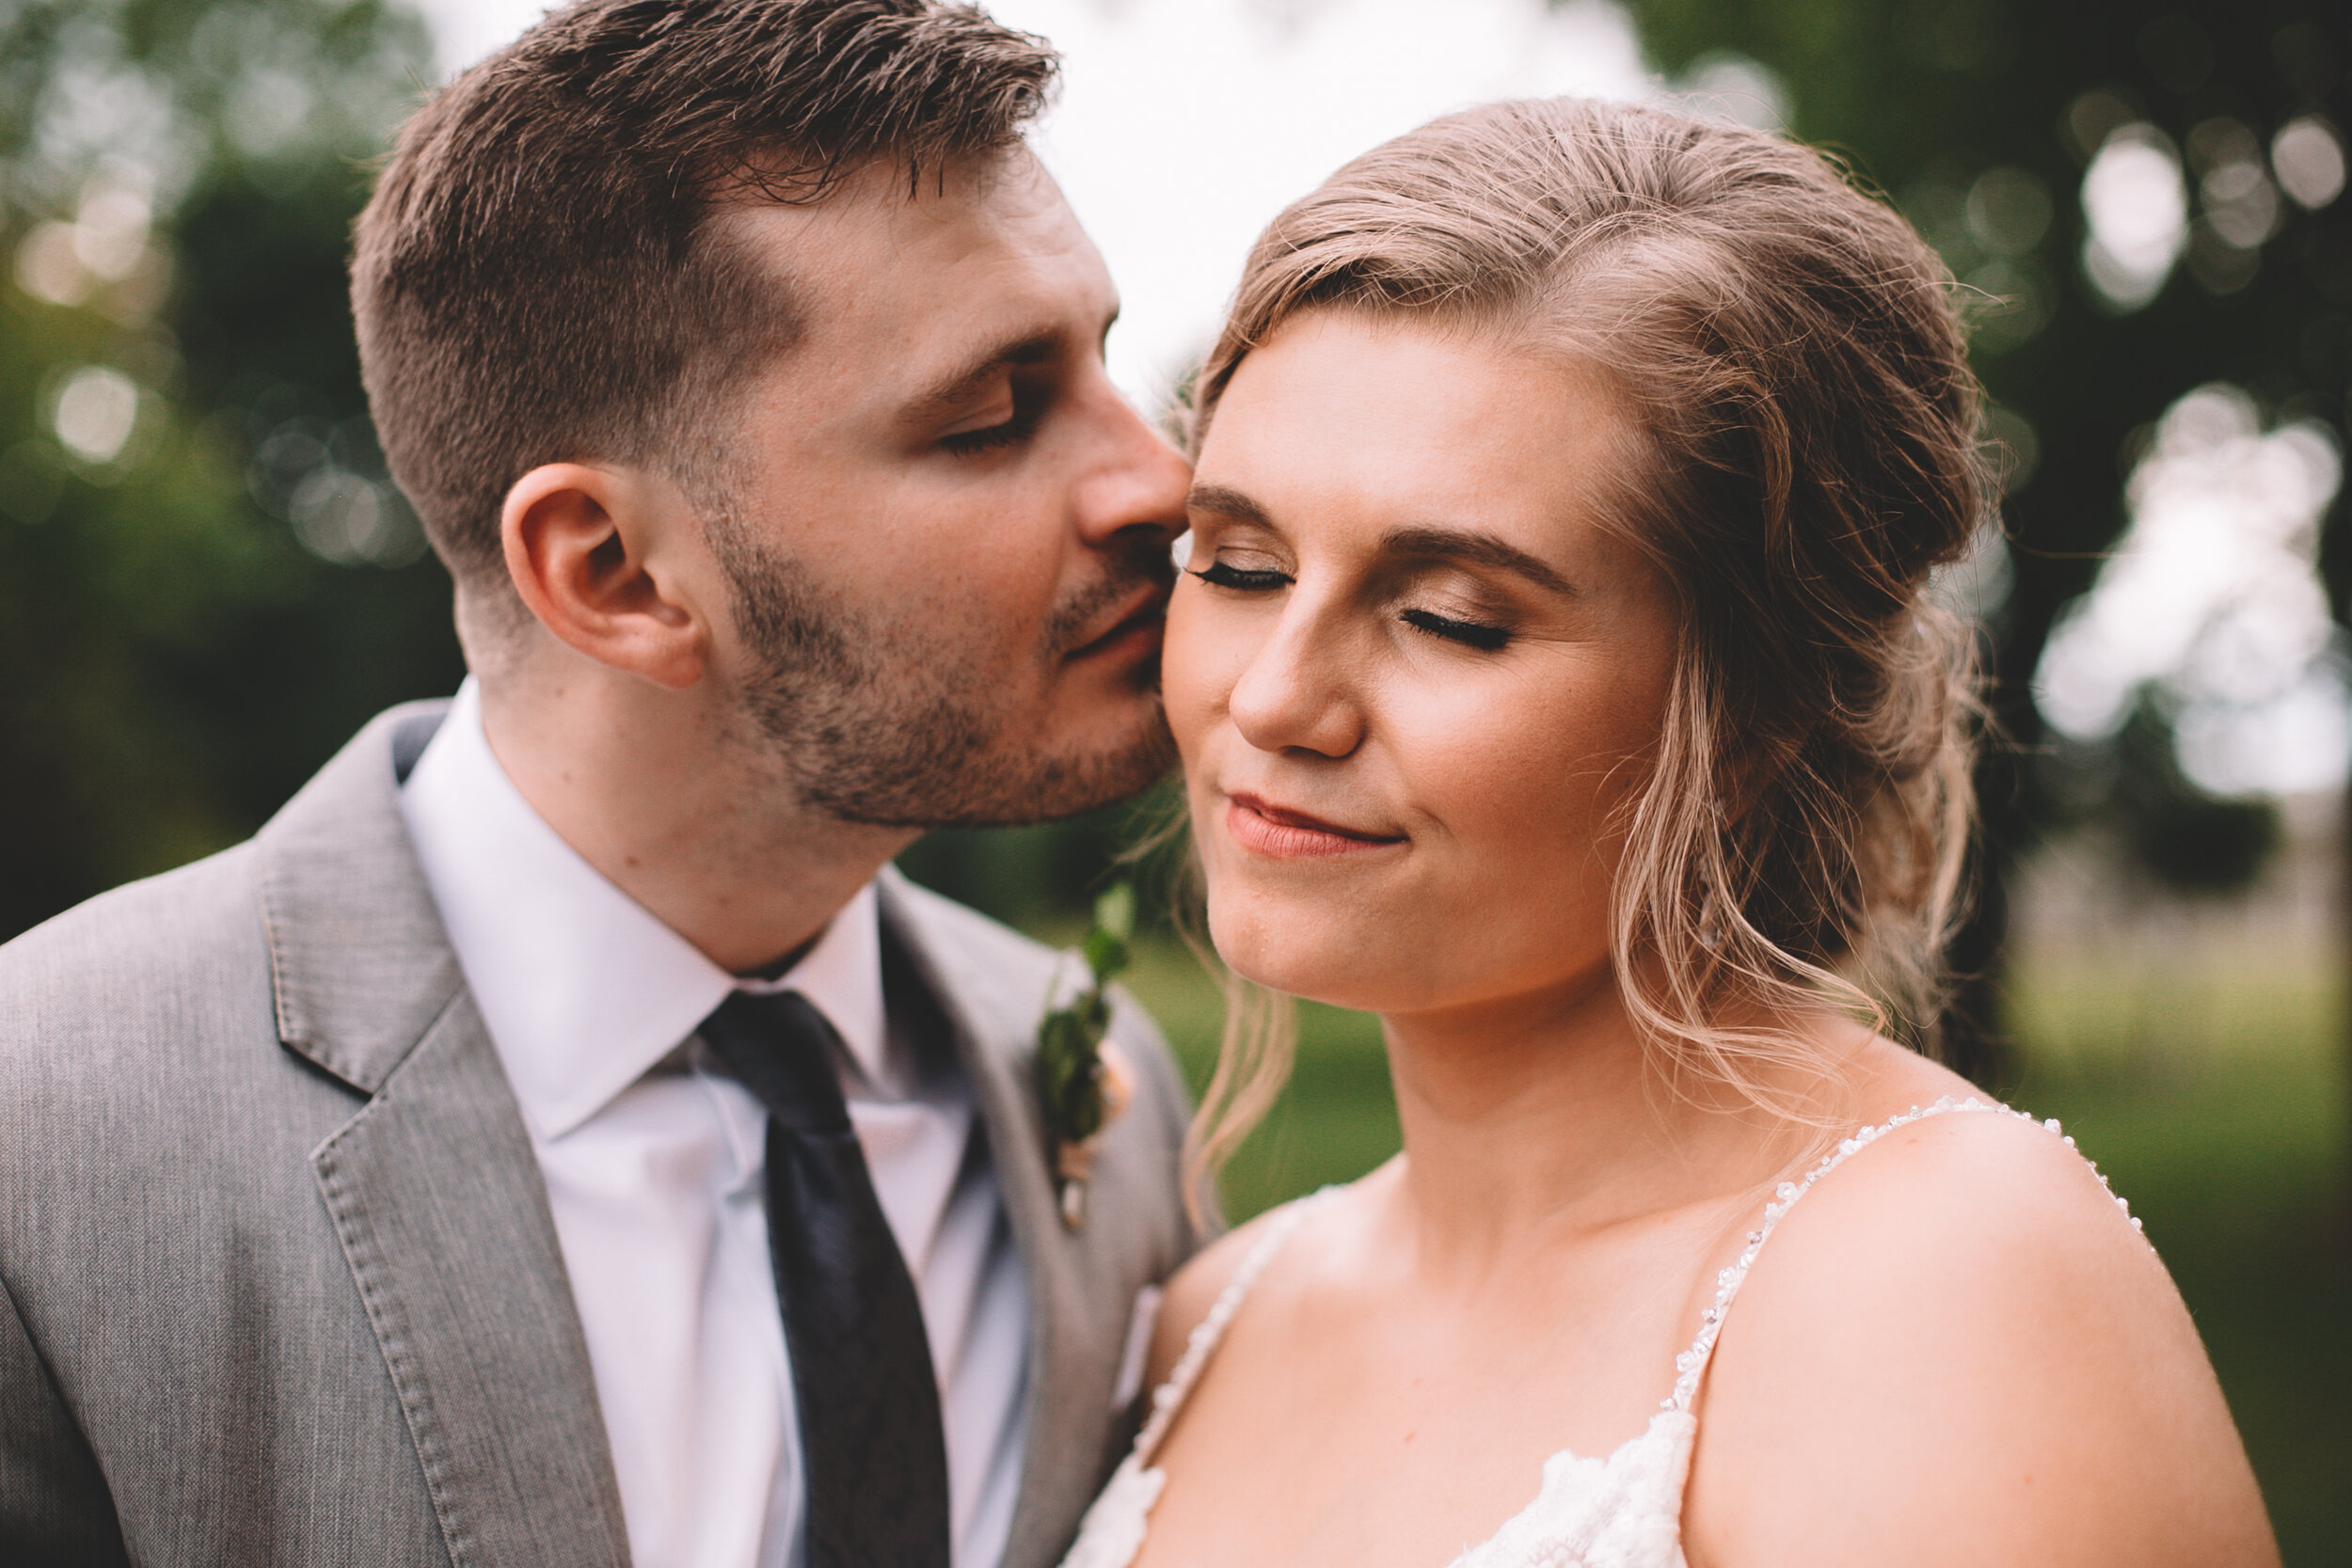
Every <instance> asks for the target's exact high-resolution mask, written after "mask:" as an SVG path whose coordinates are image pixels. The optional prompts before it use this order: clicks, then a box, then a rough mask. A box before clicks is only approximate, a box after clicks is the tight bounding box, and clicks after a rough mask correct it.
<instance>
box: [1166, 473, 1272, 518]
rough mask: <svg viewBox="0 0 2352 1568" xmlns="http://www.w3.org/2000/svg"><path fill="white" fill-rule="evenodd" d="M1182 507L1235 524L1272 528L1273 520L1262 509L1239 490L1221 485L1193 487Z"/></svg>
mask: <svg viewBox="0 0 2352 1568" xmlns="http://www.w3.org/2000/svg"><path fill="white" fill-rule="evenodd" d="M1184 505H1185V507H1186V508H1187V509H1188V510H1190V511H1194V512H1214V513H1216V515H1218V516H1220V517H1231V518H1232V519H1233V520H1234V521H1235V522H1237V523H1255V524H1257V525H1258V526H1259V527H1260V528H1272V527H1273V526H1274V519H1273V518H1271V517H1269V516H1267V515H1266V510H1265V508H1264V507H1263V506H1260V505H1259V504H1258V503H1257V502H1256V501H1254V500H1251V499H1249V498H1248V496H1245V495H1243V494H1242V493H1241V492H1240V491H1239V490H1233V489H1229V488H1227V487H1226V486H1224V485H1222V484H1196V485H1194V486H1193V487H1192V489H1191V491H1190V492H1189V493H1188V494H1187V495H1186V496H1185V497H1184Z"/></svg>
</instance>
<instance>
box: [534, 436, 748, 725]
mask: <svg viewBox="0 0 2352 1568" xmlns="http://www.w3.org/2000/svg"><path fill="white" fill-rule="evenodd" d="M499 540H500V543H501V545H502V546H504V548H505V551H506V571H507V575H508V576H509V577H510V578H513V579H514V582H515V591H516V593H517V594H520V595H521V596H522V601H523V603H524V604H526V605H528V606H530V608H531V613H532V614H533V615H534V616H536V617H538V620H539V624H540V625H541V626H545V627H547V628H548V631H549V632H551V633H553V634H554V635H555V637H556V638H557V639H558V640H560V641H563V642H564V644H566V645H567V646H569V647H571V648H572V649H573V650H575V651H576V652H579V653H581V654H585V655H586V656H587V657H590V658H593V659H595V660H596V662H597V663H599V664H605V665H610V666H611V667H612V668H613V669H615V670H623V671H627V672H628V673H631V674H635V675H642V676H644V678H645V679H647V680H649V681H652V682H654V683H655V684H657V685H660V686H666V687H669V688H671V689H685V688H687V687H690V686H691V685H693V684H694V683H695V682H696V681H697V680H700V679H701V678H702V674H703V671H704V668H705V666H706V664H707V661H708V657H709V649H710V636H709V627H708V626H707V624H706V623H705V621H704V618H703V616H702V615H701V614H700V613H699V612H698V611H697V610H696V609H695V606H694V602H693V597H692V594H691V590H690V589H689V587H688V580H689V578H691V576H692V575H693V574H691V571H689V570H688V569H687V567H688V561H687V557H688V556H690V555H691V554H692V553H693V549H692V546H693V545H695V544H699V542H700V534H699V532H698V531H696V530H694V528H693V526H692V521H691V517H689V516H688V515H687V512H686V507H685V502H684V499H683V498H682V497H680V496H679V495H678V494H677V492H676V490H675V488H674V487H673V486H670V485H668V484H664V483H660V482H659V481H657V480H655V479H653V478H651V477H650V476H648V475H645V474H644V473H640V472H637V471H635V470H631V469H626V468H607V467H596V466H595V465H591V464H585V463H549V464H547V465H545V466H544V467H537V468H533V469H532V470H531V472H529V473H527V474H525V475H523V477H522V478H520V479H518V480H516V482H515V485H514V488H513V489H511V490H509V491H507V492H506V505H505V508H504V509H503V511H502V512H501V514H500V516H499ZM690 541H691V543H690Z"/></svg>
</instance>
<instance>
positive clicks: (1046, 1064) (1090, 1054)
mask: <svg viewBox="0 0 2352 1568" xmlns="http://www.w3.org/2000/svg"><path fill="white" fill-rule="evenodd" d="M1135 926H1136V895H1135V890H1134V889H1133V888H1131V887H1129V886H1128V885H1127V884H1126V883H1125V882H1118V883H1114V884H1113V885H1112V886H1111V888H1110V890H1109V891H1108V892H1106V893H1104V895H1103V896H1102V897H1100V898H1098V899H1096V900H1095V901H1094V928H1093V929H1092V930H1090V931H1089V932H1087V938H1086V941H1085V942H1084V943H1083V944H1081V946H1080V947H1079V952H1080V954H1081V955H1082V956H1083V957H1084V958H1085V959H1086V965H1087V973H1088V975H1089V985H1088V986H1087V989H1086V990H1083V991H1080V992H1079V993H1078V995H1077V997H1076V998H1075V999H1074V1000H1073V1001H1072V1002H1071V1003H1070V1005H1069V1006H1063V1007H1056V1008H1053V1009H1052V1010H1050V1011H1049V1012H1047V1013H1046V1015H1045V1018H1044V1021H1043V1022H1041V1023H1040V1024H1039V1025H1038V1026H1037V1079H1038V1091H1039V1096H1040V1098H1041V1100H1042V1101H1043V1102H1044V1109H1045V1131H1046V1132H1047V1134H1048V1135H1049V1136H1051V1137H1052V1139H1053V1140H1054V1191H1055V1196H1056V1197H1057V1199H1058V1200H1059V1206H1060V1209H1061V1222H1062V1224H1063V1225H1064V1226H1065V1227H1068V1228H1070V1229H1072V1230H1075V1229H1077V1228H1078V1227H1080V1226H1082V1225H1084V1224H1085V1223H1086V1212H1087V1207H1086V1206H1087V1180H1088V1179H1089V1177H1091V1176H1092V1175H1093V1174H1094V1151H1095V1148H1096V1147H1097V1146H1098V1145H1099V1144H1100V1143H1101V1141H1102V1136H1103V1129H1104V1128H1105V1127H1108V1126H1109V1125H1110V1124H1111V1123H1112V1122H1113V1121H1115V1120H1117V1119H1118V1117H1119V1113H1120V1112H1121V1111H1123V1110H1125V1109H1126V1108H1127V1102H1128V1101H1130V1100H1132V1099H1134V1098H1135V1074H1134V1073H1133V1071H1131V1070H1130V1069H1129V1068H1128V1066H1127V1062H1126V1059H1125V1057H1123V1056H1122V1055H1121V1054H1120V1050H1119V1047H1118V1045H1117V1044H1115V1043H1114V1042H1112V1041H1109V1040H1106V1039H1104V1034H1105V1033H1106V1032H1107V1031H1108V1030H1109V1028H1110V1023H1111V1004H1110V997H1109V995H1108V994H1107V992H1106V990H1105V988H1107V987H1108V986H1109V985H1110V982H1111V977H1112V976H1113V975H1115V974H1119V973H1120V971H1121V970H1123V969H1125V968H1126V967H1127V964H1128V961H1129V960H1130V959H1131V958H1133V957H1134V954H1133V952H1132V950H1131V948H1130V945H1129V944H1130V942H1131V941H1132V940H1133V938H1134V936H1135Z"/></svg>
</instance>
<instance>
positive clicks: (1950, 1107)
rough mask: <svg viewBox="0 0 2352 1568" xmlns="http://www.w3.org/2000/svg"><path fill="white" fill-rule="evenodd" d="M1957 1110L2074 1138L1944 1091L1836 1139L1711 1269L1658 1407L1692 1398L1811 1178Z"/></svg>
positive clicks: (1681, 1406)
mask: <svg viewBox="0 0 2352 1568" xmlns="http://www.w3.org/2000/svg"><path fill="white" fill-rule="evenodd" d="M1961 1111H1991V1112H1996V1113H1998V1114H1999V1115H2001V1116H2005V1117H2016V1118H2017V1119H2018V1120H2020V1121H2031V1122H2036V1123H2037V1124H2038V1125H2040V1126H2042V1127H2043V1128H2046V1129H2047V1130H2048V1131H2050V1132H2055V1133H2057V1134H2058V1136H2059V1138H2061V1139H2062V1140H2063V1141H2064V1142H2065V1144H2066V1147H2067V1148H2074V1139H2073V1138H2071V1137H2067V1135H2066V1132H2065V1129H2063V1128H2061V1127H2060V1126H2059V1125H2058V1118H2057V1117H2050V1118H2049V1119H2048V1120H2046V1121H2045V1120H2042V1119H2041V1118H2039V1117H2035V1116H2033V1115H2031V1114H2030V1113H2028V1112H2025V1111H2020V1110H2016V1109H2014V1108H2013V1107H2010V1106H2008V1105H2003V1104H2001V1103H2000V1102H1998V1101H1989V1100H1979V1098H1978V1097H1977V1096H1975V1095H1970V1096H1968V1097H1967V1098H1966V1099H1964V1100H1956V1099H1954V1098H1952V1097H1951V1096H1950V1095H1947V1096H1945V1097H1944V1098H1943V1099H1941V1100H1939V1101H1936V1102H1935V1103H1934V1104H1932V1105H1915V1106H1913V1107H1912V1108H1911V1109H1910V1110H1908V1111H1905V1112H1904V1113H1903V1114H1902V1115H1901V1116H1899V1117H1889V1118H1888V1119H1887V1120H1885V1121H1883V1122H1880V1123H1879V1124H1878V1125H1877V1126H1875V1127H1866V1128H1864V1129H1862V1130H1861V1131H1860V1132H1856V1133H1854V1134H1853V1135H1852V1136H1851V1137H1849V1138H1843V1139H1840V1140H1839V1141H1838V1145H1837V1147H1836V1148H1834V1149H1832V1150H1830V1152H1829V1153H1827V1154H1825V1155H1823V1156H1822V1157H1821V1161H1820V1164H1817V1165H1815V1166H1814V1167H1813V1168H1812V1169H1811V1170H1809V1171H1807V1172H1806V1173H1805V1174H1804V1178H1803V1179H1802V1180H1796V1181H1783V1182H1782V1183H1781V1184H1780V1185H1779V1186H1777V1187H1775V1188H1773V1189H1772V1201H1771V1202H1769V1203H1767V1204H1765V1205H1764V1219H1763V1223H1762V1224H1760V1225H1759V1226H1757V1227H1756V1228H1755V1229H1754V1230H1751V1231H1749V1232H1748V1244H1747V1246H1746V1248H1745V1250H1743V1251H1742V1252H1741V1253H1740V1256H1739V1257H1738V1258H1737V1259H1734V1260H1733V1261H1732V1262H1731V1264H1730V1265H1729V1266H1728V1267H1726V1268H1725V1269H1724V1270H1723V1271H1722V1272H1721V1273H1719V1274H1717V1275H1716V1276H1715V1304H1714V1305H1713V1306H1712V1307H1708V1309H1707V1310H1706V1311H1705V1312H1702V1313H1701V1314H1699V1335H1698V1338H1696V1339H1694V1340H1692V1342H1691V1348H1690V1349H1689V1350H1686V1351H1684V1352H1683V1353H1682V1354H1680V1355H1677V1356H1676V1357H1675V1371H1676V1373H1677V1376H1676V1378H1675V1390H1674V1392H1673V1393H1672V1394H1670V1395H1668V1396H1667V1397H1666V1398H1665V1400H1663V1401H1662V1402H1661V1403H1660V1405H1659V1408H1660V1409H1661V1410H1681V1411H1688V1410H1689V1409H1690V1408H1691V1402H1692V1399H1694V1398H1695V1397H1697V1394H1698V1387H1699V1379H1700V1378H1701V1377H1703V1376H1705V1375H1706V1373H1707V1364H1708V1361H1709V1360H1711V1359H1712V1358H1713V1356H1714V1354H1715V1341H1716V1339H1717V1338H1720V1337H1721V1336H1722V1334H1723V1331H1724V1314H1725V1313H1726V1312H1728V1311H1730V1310H1731V1303H1732V1299H1733V1298H1734V1297H1735V1296H1737V1295H1739V1293H1740V1286H1741V1285H1743V1284H1745V1283H1746V1281H1747V1277H1748V1270H1749V1269H1751V1268H1753V1267H1754V1266H1755V1264H1756V1254H1757V1253H1759V1252H1762V1251H1763V1250H1764V1243H1765V1242H1766V1241H1767V1240H1768V1239H1769V1238H1770V1237H1771V1236H1772V1228H1773V1227H1775V1226H1777V1225H1779V1224H1780V1222H1781V1221H1782V1220H1783V1219H1786V1218H1787V1217H1788V1211H1789V1210H1790V1209H1792V1208H1794V1207H1796V1202H1797V1199H1799V1198H1801V1197H1803V1196H1804V1195H1805V1194H1807V1193H1809V1192H1811V1191H1812V1190H1813V1184H1814V1183H1815V1182H1817V1181H1819V1180H1820V1179H1821V1178H1822V1177H1824V1176H1827V1175H1828V1174H1829V1173H1830V1172H1831V1171H1834V1170H1836V1168H1837V1167H1838V1166H1839V1165H1842V1164H1845V1163H1846V1162H1847V1161H1848V1160H1851V1159H1852V1158H1853V1157H1854V1156H1855V1155H1857V1154H1859V1153H1861V1152H1862V1151H1863V1150H1864V1149H1865V1148H1868V1147H1869V1146H1870V1145H1872V1144H1874V1143H1876V1142H1878V1140H1879V1139H1881V1138H1883V1137H1884V1136H1886V1134H1888V1133H1889V1132H1895V1131H1897V1130H1898V1129H1899V1128H1904V1127H1908V1126H1910V1125H1911V1124H1912V1123H1913V1122H1915V1121H1925V1120H1927V1119H1928V1118H1929V1117H1942V1116H1950V1115H1952V1114H1954V1113H1955V1112H1961ZM2074 1152H2075V1153H2076V1154H2077V1155H2080V1154H2081V1153H2082V1150H2080V1149H2079V1148H2075V1149H2074ZM2083 1163H2084V1164H2087V1165H2090V1172H2091V1174H2092V1175H2093V1176H2097V1177H2098V1178H2099V1185H2100V1186H2102V1187H2106V1186H2107V1179H2106V1176H2104V1175H2102V1174H2101V1173H2100V1170H2099V1166H2098V1164H2096V1163H2095V1162H2094V1161H2091V1160H2090V1159H2089V1158H2085V1159H2084V1160H2083ZM2107 1196H2109V1197H2113V1198H2115V1206H2116V1207H2117V1208H2119V1209H2121V1210H2122V1211H2123V1214H2124V1217H2125V1218H2127V1219H2130V1220H2131V1222H2132V1228H2133V1229H2135V1230H2137V1229H2138V1228H2140V1224H2139V1221H2138V1219H2137V1217H2134V1216H2133V1214H2132V1208H2131V1205H2130V1204H2128V1203H2126V1202H2124V1201H2123V1199H2122V1198H2121V1197H2117V1196H2116V1194H2115V1192H2114V1189H2112V1188H2108V1191H2107Z"/></svg>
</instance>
